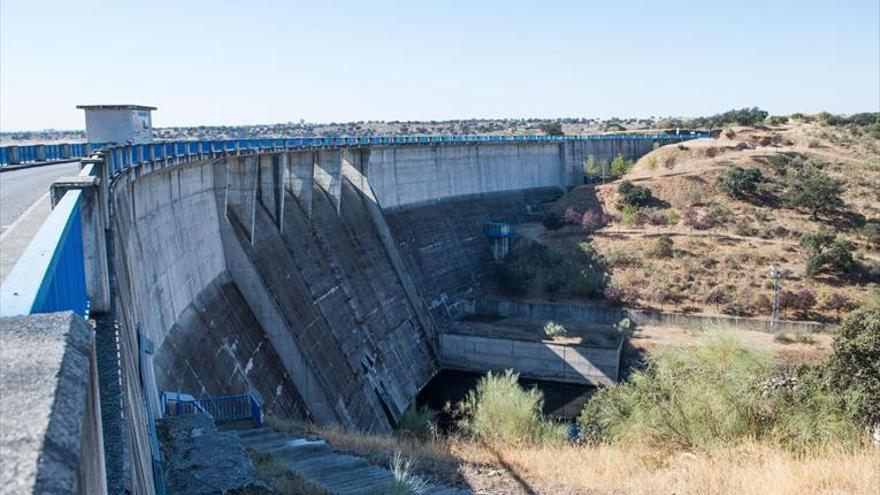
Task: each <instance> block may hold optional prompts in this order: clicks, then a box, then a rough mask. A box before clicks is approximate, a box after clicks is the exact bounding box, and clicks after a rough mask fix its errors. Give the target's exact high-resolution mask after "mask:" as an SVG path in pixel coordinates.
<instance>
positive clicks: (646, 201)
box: [617, 181, 654, 208]
mask: <svg viewBox="0 0 880 495" xmlns="http://www.w3.org/2000/svg"><path fill="white" fill-rule="evenodd" d="M617 192H619V193H620V196H621V197H620V204H621V206H626V205H629V206H634V207H636V208H638V207H643V206H648V205H650V204H651V202H653V201H654V197H653V196H652V195H651V190H650V189H648V188H647V187H644V186H638V185H635V184H633V183H632V182H629V181H623V182H621V183H620V185H619V186H617Z"/></svg>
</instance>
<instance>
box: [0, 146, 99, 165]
mask: <svg viewBox="0 0 880 495" xmlns="http://www.w3.org/2000/svg"><path fill="white" fill-rule="evenodd" d="M105 146H107V145H106V144H98V143H59V144H27V145H13V146H2V147H0V167H5V166H8V165H26V164H30V163H43V162H61V161H69V160H75V159H77V158H85V157H87V156H89V154H91V153H92V152H94V151H97V150H99V149H101V148H103V147H105Z"/></svg>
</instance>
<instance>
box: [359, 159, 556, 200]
mask: <svg viewBox="0 0 880 495" xmlns="http://www.w3.org/2000/svg"><path fill="white" fill-rule="evenodd" d="M560 146H561V145H560V144H535V145H511V144H492V145H489V144H487V145H470V146H467V145H462V146H432V147H427V146H389V147H376V148H372V149H371V150H370V160H369V165H368V167H367V171H366V172H367V173H366V175H367V177H369V179H370V182H371V184H372V186H373V190H374V191H375V192H376V197H377V198H378V199H379V204H381V205H382V207H383V208H385V209H390V208H399V207H404V206H415V205H418V204H422V203H425V202H430V201H436V200H439V199H445V198H451V197H458V196H467V195H474V194H486V193H493V192H501V191H517V190H520V189H530V188H536V187H555V188H559V189H562V188H565V187H566V185H568V184H567V182H568V181H567V178H566V176H567V174H566V170H565V164H564V161H563V160H562V157H563V154H562V153H561V147H560Z"/></svg>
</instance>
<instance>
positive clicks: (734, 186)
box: [718, 166, 764, 199]
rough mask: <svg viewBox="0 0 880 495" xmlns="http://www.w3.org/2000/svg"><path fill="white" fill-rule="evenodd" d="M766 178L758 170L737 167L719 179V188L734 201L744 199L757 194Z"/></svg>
mask: <svg viewBox="0 0 880 495" xmlns="http://www.w3.org/2000/svg"><path fill="white" fill-rule="evenodd" d="M761 182H764V176H763V175H762V174H761V171H760V170H758V169H756V168H742V167H738V166H735V167H733V168H731V169H729V170H728V171H727V172H725V173H724V174H723V175H722V176H720V177H718V187H720V188H721V189H722V190H723V191H724V192H725V193H727V195H728V196H730V197H731V198H734V199H743V198H746V197H748V196H751V195H753V194H755V192H757V190H758V184H760V183H761Z"/></svg>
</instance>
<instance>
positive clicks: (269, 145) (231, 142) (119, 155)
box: [0, 132, 711, 172]
mask: <svg viewBox="0 0 880 495" xmlns="http://www.w3.org/2000/svg"><path fill="white" fill-rule="evenodd" d="M706 137H711V133H708V132H689V133H681V134H679V133H662V134H649V133H628V134H622V133H617V134H583V135H565V136H534V135H526V136H496V135H491V136H480V135H460V136H341V137H290V138H272V139H228V140H208V141H166V142H162V143H156V144H136V145H109V144H83V143H70V144H53V145H27V146H5V147H0V166H6V165H12V164H19V163H22V164H23V163H34V162H43V161H47V162H51V161H59V160H64V159H70V158H81V157H85V156H87V155H88V154H89V153H91V152H93V151H96V150H99V149H104V151H105V153H107V154H108V155H109V156H110V160H111V162H113V166H112V167H111V170H113V171H114V172H119V171H121V170H124V169H126V168H128V167H129V166H134V167H137V166H139V165H141V164H144V163H147V162H151V161H157V160H166V159H177V160H179V159H190V158H194V157H201V156H202V155H206V154H217V153H231V152H245V151H257V150H283V149H301V148H315V147H324V146H387V145H396V144H419V145H438V144H469V143H519V142H527V143H536V142H538V143H540V142H546V143H559V142H565V141H608V140H651V141H668V142H675V141H684V140H687V139H698V138H706Z"/></svg>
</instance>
